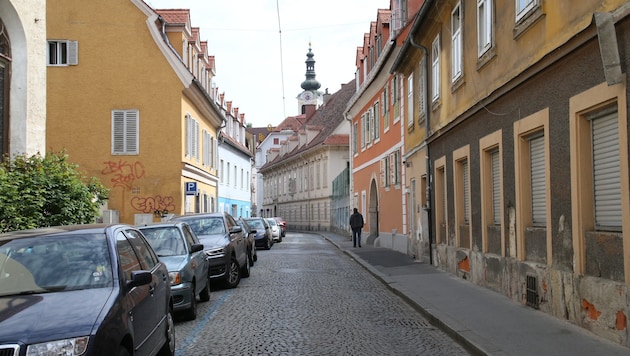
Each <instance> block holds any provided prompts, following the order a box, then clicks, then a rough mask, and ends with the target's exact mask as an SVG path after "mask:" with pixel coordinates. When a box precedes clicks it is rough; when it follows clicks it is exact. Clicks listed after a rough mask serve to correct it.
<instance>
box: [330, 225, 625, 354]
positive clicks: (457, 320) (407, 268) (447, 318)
mask: <svg viewBox="0 0 630 356" xmlns="http://www.w3.org/2000/svg"><path fill="white" fill-rule="evenodd" d="M319 234H320V235H321V236H323V237H324V238H326V239H327V240H328V241H330V242H331V243H333V244H334V245H335V246H337V247H338V248H339V249H340V250H342V251H343V252H345V253H346V254H347V255H349V256H350V257H352V258H353V259H354V260H356V261H357V262H358V263H359V264H360V265H362V266H363V267H364V268H365V269H367V270H368V271H369V272H370V273H372V274H373V275H374V276H375V277H377V278H378V279H379V280H380V281H381V282H382V283H384V284H385V285H386V286H388V287H389V288H390V289H391V290H392V291H393V292H394V293H395V294H397V295H398V296H400V297H401V298H402V299H404V300H405V301H407V302H408V303H409V304H410V305H411V306H412V307H414V308H415V309H416V310H418V311H419V312H420V313H422V314H423V315H424V316H425V317H427V318H428V319H429V320H430V321H431V323H433V324H434V325H436V326H438V327H440V328H441V329H442V330H444V331H445V332H446V333H448V334H450V335H451V337H453V338H454V339H456V340H458V341H459V342H461V343H462V344H463V345H465V346H466V347H467V348H468V349H469V350H471V351H472V352H473V353H474V354H478V355H524V356H526V355H527V356H528V355H554V356H562V355H567V356H575V355H626V356H627V355H630V349H629V348H626V347H624V346H622V345H619V344H616V343H613V342H612V341H610V340H607V339H604V338H602V337H599V336H597V335H595V334H593V333H591V332H590V331H588V330H586V329H584V328H581V327H579V326H577V325H574V324H571V323H569V322H568V321H564V320H560V319H558V318H555V317H553V316H550V315H548V314H545V313H543V312H541V311H538V310H535V309H532V308H529V307H527V306H524V305H522V304H519V303H516V302H514V301H512V300H510V299H509V298H507V297H506V296H504V295H501V294H499V293H496V292H494V291H492V290H490V289H487V288H483V287H481V286H478V285H476V284H473V283H471V282H469V281H465V280H462V279H461V278H458V277H456V276H454V275H452V274H450V273H447V272H444V271H442V270H439V269H437V268H435V267H433V266H431V265H430V264H427V263H422V262H419V261H415V260H413V259H412V258H411V257H410V256H407V255H406V254H404V253H400V252H398V251H394V250H391V249H387V248H382V247H374V246H372V245H366V244H364V245H363V247H361V248H356V247H353V246H352V241H351V239H350V237H347V236H342V235H338V234H334V233H328V232H319Z"/></svg>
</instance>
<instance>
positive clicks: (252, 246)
mask: <svg viewBox="0 0 630 356" xmlns="http://www.w3.org/2000/svg"><path fill="white" fill-rule="evenodd" d="M236 222H237V223H238V224H239V225H240V226H241V227H242V228H243V233H244V234H245V236H246V239H247V258H248V259H249V265H250V266H253V265H254V263H255V262H256V261H258V253H257V252H256V231H255V230H252V229H251V228H250V227H249V225H247V223H246V222H245V221H243V218H239V219H237V220H236Z"/></svg>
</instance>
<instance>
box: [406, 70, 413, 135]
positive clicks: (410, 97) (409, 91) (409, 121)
mask: <svg viewBox="0 0 630 356" xmlns="http://www.w3.org/2000/svg"><path fill="white" fill-rule="evenodd" d="M413 102H414V100H413V73H411V74H409V77H407V127H411V126H413Z"/></svg>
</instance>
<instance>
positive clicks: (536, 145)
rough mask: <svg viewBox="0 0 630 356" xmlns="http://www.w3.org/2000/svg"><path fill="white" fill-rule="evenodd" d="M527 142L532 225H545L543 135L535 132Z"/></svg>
mask: <svg viewBox="0 0 630 356" xmlns="http://www.w3.org/2000/svg"><path fill="white" fill-rule="evenodd" d="M528 142H529V163H530V166H529V179H530V184H529V186H530V190H531V192H530V194H531V197H532V202H531V210H532V212H531V214H532V225H533V226H546V225H547V200H546V196H547V194H546V184H545V183H546V181H547V178H546V168H547V167H546V165H545V136H544V135H543V134H537V135H534V136H532V137H530V138H529V139H528Z"/></svg>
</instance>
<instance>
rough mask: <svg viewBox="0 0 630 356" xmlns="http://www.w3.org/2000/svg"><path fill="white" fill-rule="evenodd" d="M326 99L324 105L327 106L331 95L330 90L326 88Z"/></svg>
mask: <svg viewBox="0 0 630 356" xmlns="http://www.w3.org/2000/svg"><path fill="white" fill-rule="evenodd" d="M323 97H324V105H326V103H327V102H328V99H330V93H329V92H328V88H326V92H325V93H324V95H323Z"/></svg>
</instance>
